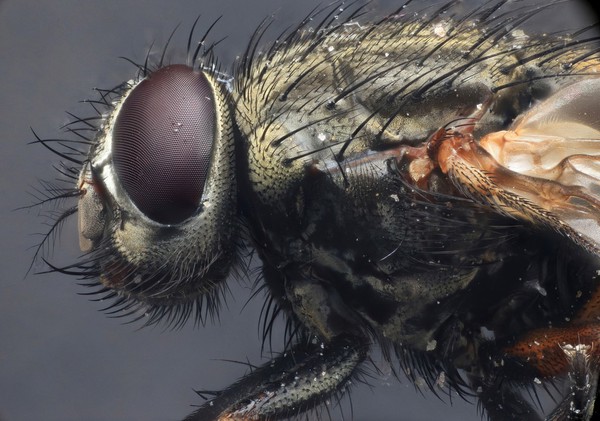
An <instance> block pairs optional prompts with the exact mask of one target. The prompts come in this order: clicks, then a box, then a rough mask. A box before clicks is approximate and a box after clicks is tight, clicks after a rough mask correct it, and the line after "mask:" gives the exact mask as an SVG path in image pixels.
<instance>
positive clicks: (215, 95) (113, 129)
mask: <svg viewBox="0 0 600 421" xmlns="http://www.w3.org/2000/svg"><path fill="white" fill-rule="evenodd" d="M143 73H144V74H143V75H142V76H141V77H140V78H139V79H138V80H136V81H132V82H128V83H126V84H124V85H122V86H120V87H118V88H117V89H116V90H113V91H112V92H111V94H115V96H116V99H115V102H114V103H113V104H111V110H110V112H109V114H108V115H107V116H106V117H105V119H104V122H103V125H102V127H101V128H100V132H99V134H98V136H97V138H96V139H95V142H94V144H93V146H92V148H91V151H90V154H89V157H88V160H86V162H85V163H84V165H83V167H82V170H81V172H80V175H79V181H78V183H79V186H78V187H79V190H80V197H79V203H78V218H79V243H80V247H81V249H82V251H84V252H89V255H88V256H89V257H88V258H89V261H91V262H92V265H93V267H94V269H93V270H94V271H98V273H99V274H100V276H99V280H100V283H101V284H102V286H104V287H105V288H107V289H110V290H114V291H116V292H117V293H118V294H119V296H120V297H121V298H122V302H121V304H120V305H122V306H123V307H126V308H128V309H130V310H131V311H133V312H135V311H138V312H139V313H141V316H143V315H144V314H146V315H150V321H151V322H152V321H154V318H161V317H163V316H164V315H165V313H168V314H169V315H170V317H173V320H175V318H176V317H178V315H179V314H181V313H180V312H182V313H183V314H186V315H187V314H188V313H189V312H190V311H194V312H196V316H197V317H198V318H200V317H201V309H202V307H203V304H202V302H203V300H206V304H205V305H208V306H209V307H208V309H207V308H204V309H205V311H207V310H208V311H211V310H212V308H211V305H212V300H214V299H213V298H211V297H214V296H215V295H218V293H219V287H220V284H221V283H222V281H224V279H225V277H226V276H227V273H228V267H229V266H230V265H231V262H232V259H233V252H234V245H233V244H234V241H233V236H234V235H235V234H236V233H235V224H234V223H232V221H233V220H234V218H235V214H236V196H235V189H236V180H235V172H234V150H233V147H234V144H233V129H232V124H233V123H232V118H231V114H230V110H229V105H228V102H227V95H228V93H227V92H226V89H225V88H224V86H223V84H221V83H219V82H217V81H216V77H215V75H214V74H211V73H210V72H205V71H202V70H200V69H194V68H192V67H189V66H185V65H171V66H165V67H160V68H158V69H157V70H155V71H149V70H148V69H143ZM179 305H181V306H182V308H183V309H185V310H184V311H183V310H181V309H180V310H177V311H175V312H174V313H171V311H172V310H171V309H172V308H173V307H175V308H177V306H179ZM184 318H185V317H184Z"/></svg>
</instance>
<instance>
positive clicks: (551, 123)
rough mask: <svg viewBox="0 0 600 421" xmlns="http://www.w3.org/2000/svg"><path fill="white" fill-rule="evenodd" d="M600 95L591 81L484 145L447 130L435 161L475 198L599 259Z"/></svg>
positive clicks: (570, 88)
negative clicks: (565, 239) (568, 240)
mask: <svg viewBox="0 0 600 421" xmlns="http://www.w3.org/2000/svg"><path fill="white" fill-rule="evenodd" d="M599 97H600V79H597V78H591V79H586V80H582V81H579V82H577V83H574V84H572V85H569V86H567V87H565V88H562V89H560V90H559V91H557V92H556V93H555V94H553V95H552V96H551V97H550V98H548V99H547V100H545V101H544V102H542V103H540V104H538V105H536V106H534V107H533V108H532V109H531V110H529V111H528V112H527V113H525V114H524V115H523V116H521V117H520V118H519V119H518V120H517V121H516V122H515V123H514V124H513V126H512V127H511V129H510V130H508V131H501V132H495V133H491V134H488V135H486V136H485V137H484V138H483V139H481V140H480V141H479V142H476V141H475V139H474V138H473V136H472V135H471V134H470V133H464V131H463V132H460V131H453V130H450V131H445V132H444V133H443V136H442V137H440V136H438V139H434V140H433V142H438V147H437V155H436V159H437V162H438V164H439V166H440V168H441V169H442V171H444V172H445V173H447V174H448V176H449V177H450V179H451V180H452V181H453V183H454V184H455V186H456V187H458V188H459V189H460V190H461V191H462V192H463V193H465V194H466V195H467V196H469V197H470V198H472V199H474V200H475V201H477V202H479V203H483V204H485V205H488V206H491V207H493V208H494V209H495V210H496V211H498V212H501V213H505V214H509V215H512V216H514V217H517V218H519V219H525V220H528V221H531V222H533V223H537V224H543V225H546V226H548V227H550V228H552V229H554V230H556V231H558V232H560V233H562V234H563V235H566V236H568V237H570V238H571V239H572V240H573V241H574V242H575V243H577V244H579V245H581V246H583V247H584V248H586V249H587V250H588V251H590V252H592V253H595V254H600V107H599V106H598V98H599Z"/></svg>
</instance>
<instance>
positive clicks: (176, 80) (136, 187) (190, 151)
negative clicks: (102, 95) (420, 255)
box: [112, 65, 216, 225]
mask: <svg viewBox="0 0 600 421" xmlns="http://www.w3.org/2000/svg"><path fill="white" fill-rule="evenodd" d="M215 107H216V105H215V100H214V95H213V92H212V88H211V84H210V83H209V81H208V80H207V78H206V76H205V75H204V74H203V73H202V72H199V71H195V70H193V69H192V68H190V67H188V66H184V65H172V66H167V67H163V68H161V69H159V70H157V71H156V72H154V73H152V74H151V75H150V76H149V77H148V78H146V79H144V80H143V81H142V82H140V83H139V84H138V85H137V86H135V87H134V88H133V90H132V91H131V93H130V94H129V96H128V97H127V98H126V99H125V101H124V102H123V105H122V108H121V110H120V112H119V115H118V117H117V119H116V121H115V126H114V131H113V140H112V159H113V164H114V168H115V171H116V174H117V176H118V178H119V181H120V183H121V185H122V186H123V188H124V189H125V191H126V192H127V194H128V195H129V197H130V198H131V200H132V201H133V203H134V204H135V205H136V206H137V207H138V209H140V211H141V212H142V213H144V214H145V215H146V216H147V217H148V218H150V219H152V220H154V221H156V222H158V223H161V224H165V225H168V224H177V223H180V222H182V221H184V220H185V219H187V218H189V217H190V216H192V215H194V214H195V213H196V212H197V210H198V208H199V206H200V200H201V197H202V192H203V190H204V184H205V182H206V178H207V173H208V168H209V165H210V158H211V152H212V147H213V142H214V140H215V130H216V128H215V126H216V121H215V120H216V117H215V116H216V109H215Z"/></svg>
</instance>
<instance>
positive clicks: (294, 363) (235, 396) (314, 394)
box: [185, 336, 368, 421]
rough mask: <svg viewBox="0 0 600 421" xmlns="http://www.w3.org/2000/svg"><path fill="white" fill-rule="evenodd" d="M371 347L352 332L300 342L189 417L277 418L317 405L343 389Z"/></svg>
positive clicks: (197, 420) (191, 420) (200, 420)
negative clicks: (323, 340)
mask: <svg viewBox="0 0 600 421" xmlns="http://www.w3.org/2000/svg"><path fill="white" fill-rule="evenodd" d="M367 351H368V344H367V343H365V342H364V341H362V340H360V339H358V340H357V338H354V337H348V336H343V337H337V338H335V339H334V340H332V341H331V342H329V343H327V344H314V343H300V344H298V345H296V346H295V347H294V348H293V349H291V350H290V351H288V352H286V353H284V354H282V355H280V356H279V357H277V358H275V359H273V360H272V361H270V362H268V363H267V364H265V365H263V366H261V367H259V368H257V369H256V370H254V371H252V372H251V373H249V374H247V375H246V376H244V377H243V378H241V379H240V380H239V381H237V382H236V383H234V384H233V385H231V386H230V387H228V388H227V389H225V390H223V391H221V392H220V393H218V394H217V396H216V397H215V398H214V399H212V400H210V401H208V402H206V403H205V404H204V405H202V406H201V407H200V408H199V409H198V410H197V411H195V412H194V413H192V414H190V415H189V416H188V417H187V418H185V421H209V420H211V421H212V420H267V419H269V420H276V419H283V418H287V417H290V416H293V415H297V414H299V413H302V412H304V411H307V410H310V409H313V408H315V407H316V406H317V405H319V404H321V403H323V402H324V401H325V400H327V399H329V398H331V397H335V396H336V394H337V395H339V393H340V392H343V390H344V389H345V387H346V385H347V384H348V382H349V380H350V379H351V378H352V376H353V374H355V373H356V370H357V367H358V366H359V365H360V364H361V363H362V362H363V361H364V360H365V358H366V356H367Z"/></svg>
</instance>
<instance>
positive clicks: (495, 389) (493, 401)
mask: <svg viewBox="0 0 600 421" xmlns="http://www.w3.org/2000/svg"><path fill="white" fill-rule="evenodd" d="M471 387H472V388H473V390H474V391H476V393H477V397H478V398H479V402H480V404H481V406H482V407H483V409H485V412H486V414H487V416H488V418H489V419H490V420H492V421H496V420H498V421H500V420H502V421H503V420H519V421H542V417H541V416H540V415H539V414H538V413H537V411H536V410H535V409H534V408H533V407H532V405H531V404H530V403H529V402H527V401H526V400H525V399H524V398H523V396H522V395H521V393H520V391H519V390H517V389H515V387H514V386H513V385H511V384H509V383H508V382H506V381H503V382H499V381H485V380H482V379H479V378H475V379H471Z"/></svg>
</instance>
